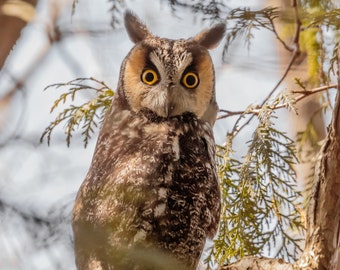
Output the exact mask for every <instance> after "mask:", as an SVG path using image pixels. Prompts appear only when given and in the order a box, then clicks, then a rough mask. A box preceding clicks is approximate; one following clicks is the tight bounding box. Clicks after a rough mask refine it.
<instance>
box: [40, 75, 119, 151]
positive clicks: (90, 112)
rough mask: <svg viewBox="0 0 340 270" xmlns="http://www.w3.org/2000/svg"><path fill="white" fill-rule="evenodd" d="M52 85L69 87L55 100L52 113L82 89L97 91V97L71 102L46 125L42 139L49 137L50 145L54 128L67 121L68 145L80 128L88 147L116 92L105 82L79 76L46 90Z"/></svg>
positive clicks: (73, 98)
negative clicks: (82, 101)
mask: <svg viewBox="0 0 340 270" xmlns="http://www.w3.org/2000/svg"><path fill="white" fill-rule="evenodd" d="M51 87H54V88H57V89H58V88H60V87H67V88H68V90H67V91H66V92H65V93H63V94H61V95H60V97H59V98H58V99H56V100H55V102H54V104H53V106H52V108H51V111H50V112H51V113H52V112H53V111H54V110H55V109H56V108H57V107H59V106H60V105H61V104H65V103H66V102H67V101H70V102H71V103H72V102H74V101H75V97H76V94H77V93H79V92H80V91H83V90H92V91H95V92H96V97H95V98H93V99H91V100H89V101H87V102H85V103H83V104H81V105H74V104H71V105H69V107H67V108H65V109H64V110H62V111H61V112H60V113H59V114H58V116H57V117H56V119H55V120H54V121H52V122H51V123H50V125H49V126H48V127H46V129H45V131H44V132H43V134H42V136H41V138H40V141H41V142H42V141H43V140H44V138H45V137H47V143H48V145H49V144H50V141H51V135H52V131H53V130H54V128H56V127H57V126H59V125H60V124H61V123H65V124H66V126H65V134H66V141H67V145H68V146H69V145H70V142H71V138H72V135H73V133H74V132H75V131H76V130H77V129H79V128H80V129H81V130H82V132H81V135H82V136H83V142H84V146H85V147H86V146H87V144H88V142H89V140H90V139H91V135H92V134H93V133H94V129H95V128H96V127H97V125H98V122H101V121H102V120H103V118H104V116H105V113H106V111H107V109H108V108H109V107H110V105H111V102H112V96H113V94H114V93H113V91H112V90H111V89H110V88H109V87H108V86H107V85H106V84H105V83H104V82H101V81H98V80H96V79H94V78H78V79H75V80H72V81H69V82H67V83H58V84H53V85H50V86H48V87H46V88H45V90H46V89H48V88H51Z"/></svg>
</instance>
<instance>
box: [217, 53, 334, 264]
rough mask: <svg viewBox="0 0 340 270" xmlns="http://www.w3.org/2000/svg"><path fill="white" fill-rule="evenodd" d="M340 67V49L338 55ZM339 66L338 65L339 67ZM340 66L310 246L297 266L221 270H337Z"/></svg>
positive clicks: (311, 213)
mask: <svg viewBox="0 0 340 270" xmlns="http://www.w3.org/2000/svg"><path fill="white" fill-rule="evenodd" d="M338 62H339V63H340V49H339V51H338ZM339 63H338V65H339ZM339 69H340V65H339V66H338V91H337V96H336V99H335V105H334V111H333V115H332V121H331V124H330V125H329V128H328V134H327V137H326V139H325V143H324V146H323V148H322V149H321V153H320V158H319V160H318V164H317V166H316V171H315V187H314V191H313V196H312V198H311V200H310V202H309V205H308V211H307V224H306V229H307V233H306V245H305V248H304V251H303V253H302V255H301V257H300V259H299V260H298V261H297V262H295V263H294V264H288V263H284V262H283V261H282V260H279V259H265V258H256V257H246V258H243V259H241V260H240V261H238V262H236V263H234V264H231V265H229V266H223V267H222V268H221V270H231V269H232V270H250V269H254V270H255V269H263V270H265V269H272V270H277V269H280V270H281V269H287V270H288V269H295V270H297V269H301V270H307V269H308V270H309V269H311V270H336V269H337V267H338V257H339V250H340V122H339V121H340V94H339V93H340V72H339Z"/></svg>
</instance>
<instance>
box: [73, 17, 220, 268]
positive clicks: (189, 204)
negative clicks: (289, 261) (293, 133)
mask: <svg viewBox="0 0 340 270" xmlns="http://www.w3.org/2000/svg"><path fill="white" fill-rule="evenodd" d="M125 24H126V29H127V32H128V34H129V37H130V39H131V40H132V41H133V42H134V43H135V46H134V47H133V48H132V50H131V51H130V53H129V54H128V55H127V56H126V58H125V59H124V61H123V63H122V66H121V71H120V77H119V82H118V87H117V91H116V94H115V96H114V100H113V103H112V106H111V108H110V110H109V112H108V113H107V115H106V116H105V120H104V122H103V125H102V128H101V131H100V134H99V137H98V142H97V146H96V149H95V153H94V157H93V160H92V163H91V167H90V169H89V172H88V174H87V176H86V179H85V180H84V182H83V184H82V185H81V187H80V189H79V192H78V194H77V198H76V202H75V205H74V208H73V221H72V227H73V232H74V245H75V256H76V264H77V268H78V270H112V269H114V270H125V269H126V270H156V269H157V270H170V269H171V270H172V269H176V270H194V269H196V267H197V265H198V262H199V259H200V256H201V254H202V251H203V248H204V245H205V241H206V239H207V237H210V238H213V237H214V235H215V233H216V231H217V228H218V223H219V215H220V190H219V183H218V178H217V172H216V164H215V143H214V137H213V132H212V126H213V124H214V122H215V118H216V113H217V111H218V105H217V103H216V100H215V88H214V87H215V77H214V74H215V73H214V67H213V64H212V61H211V57H210V55H209V52H208V49H210V48H212V47H215V46H216V45H217V44H218V42H219V40H220V39H221V38H222V36H223V33H224V29H225V26H224V25H222V24H220V25H216V26H214V27H213V28H211V30H209V29H208V30H205V31H203V32H202V33H200V34H198V35H196V36H195V37H193V38H190V39H179V40H170V39H166V38H160V37H157V36H154V35H152V34H151V33H150V32H149V31H148V29H147V27H146V26H145V25H144V24H143V23H141V22H140V21H139V20H138V18H137V17H135V16H134V15H133V14H132V13H130V12H127V13H126V15H125Z"/></svg>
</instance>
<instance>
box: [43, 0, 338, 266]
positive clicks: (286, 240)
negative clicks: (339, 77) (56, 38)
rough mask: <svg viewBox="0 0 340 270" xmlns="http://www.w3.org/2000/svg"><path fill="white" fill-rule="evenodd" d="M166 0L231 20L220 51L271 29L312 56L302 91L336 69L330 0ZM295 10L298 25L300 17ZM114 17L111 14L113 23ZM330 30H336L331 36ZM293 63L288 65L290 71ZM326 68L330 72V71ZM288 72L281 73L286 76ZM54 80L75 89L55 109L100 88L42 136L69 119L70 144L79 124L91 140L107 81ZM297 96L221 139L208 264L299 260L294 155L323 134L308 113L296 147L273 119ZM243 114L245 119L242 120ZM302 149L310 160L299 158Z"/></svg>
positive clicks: (258, 110)
mask: <svg viewBox="0 0 340 270" xmlns="http://www.w3.org/2000/svg"><path fill="white" fill-rule="evenodd" d="M76 2H78V0H74V4H75V3H76ZM110 2H112V4H113V9H112V12H113V18H116V17H114V14H115V13H114V12H116V11H117V14H118V13H119V10H120V9H119V8H118V9H117V7H119V5H121V6H123V4H124V1H115V0H110ZM326 2H327V3H326ZM168 3H169V5H170V6H171V8H172V10H173V11H176V8H177V7H181V8H190V9H191V10H192V11H193V12H195V13H200V14H203V15H204V16H203V19H208V20H211V21H216V20H218V21H226V22H227V24H228V30H227V34H226V43H225V47H224V51H223V57H225V56H226V52H227V51H228V49H229V48H230V45H231V44H232V42H234V41H235V40H236V39H237V38H243V39H244V40H245V42H246V44H247V46H248V48H249V46H250V44H251V40H252V39H253V37H254V31H256V30H260V29H266V30H269V31H270V32H272V33H273V34H274V35H275V37H276V38H277V39H278V40H279V42H281V44H282V45H283V46H284V47H285V49H287V50H288V51H290V52H294V50H296V49H299V50H301V51H302V52H304V53H305V54H306V55H307V61H308V73H309V78H310V80H308V81H302V80H301V79H300V78H295V81H296V83H297V85H298V86H299V87H301V88H302V89H303V91H306V92H307V90H306V89H307V88H308V87H309V86H310V83H311V82H312V83H313V84H314V85H316V84H322V83H328V81H330V77H331V75H332V74H333V75H334V74H335V70H334V66H335V64H336V61H337V48H338V45H339V42H338V41H339V40H338V32H339V30H340V10H339V9H335V8H334V6H333V5H332V4H331V3H330V1H325V2H324V1H319V0H301V1H299V5H298V6H299V9H297V10H295V11H298V12H293V11H292V10H291V9H288V10H287V12H282V10H280V9H278V8H276V7H266V8H263V9H260V10H251V9H250V8H245V7H242V8H236V9H233V10H230V12H229V14H228V15H226V16H225V17H224V16H223V14H226V9H227V8H226V6H225V5H224V4H223V1H199V2H193V3H189V2H188V1H179V0H168ZM297 16H298V17H299V21H301V25H299V23H297V20H296V17H297ZM278 19H281V23H283V24H284V25H285V26H284V27H283V28H286V29H284V30H285V31H286V32H287V33H289V35H287V36H285V38H284V39H283V38H282V37H281V36H280V35H281V34H279V33H278V32H277V30H276V25H275V23H276V21H277V20H278ZM117 22H118V21H113V24H116V23H117ZM329 31H332V33H333V34H334V35H333V36H332V38H330V40H329V38H328V40H327V38H326V37H327V35H329ZM296 35H297V36H296ZM333 37H334V38H333ZM286 40H288V41H286ZM295 64H297V63H295ZM291 67H292V66H289V67H288V69H287V73H288V71H289V69H291ZM326 70H328V73H327V74H326V76H325V74H324V71H326ZM287 73H286V74H287ZM284 76H286V75H284ZM323 76H325V77H327V79H325V78H324V77H323ZM283 79H284V77H283V78H282V81H283ZM89 81H91V82H95V83H97V84H98V85H99V86H100V88H99V89H96V88H95V87H91V88H90V87H88V85H86V84H84V83H87V82H89ZM282 81H281V82H282ZM281 82H280V83H281ZM280 83H279V84H280ZM279 84H278V85H279ZM53 86H54V87H56V88H59V87H69V88H70V89H69V90H68V91H67V92H66V93H65V94H62V95H61V96H60V98H59V99H57V100H56V102H55V104H54V105H53V107H52V110H51V111H54V109H55V108H56V107H57V106H59V104H61V103H62V104H64V103H65V101H66V99H68V100H70V101H72V102H73V101H74V100H75V94H76V93H77V92H78V91H79V90H84V89H92V90H94V91H96V92H97V97H96V98H94V99H93V100H91V101H88V102H85V103H84V104H82V105H80V106H75V105H70V107H68V108H66V109H64V110H63V111H62V112H61V113H60V114H59V115H58V116H57V118H56V120H55V121H53V122H52V123H51V124H50V126H49V127H47V128H46V130H45V132H44V134H43V136H42V139H43V138H44V137H45V136H46V137H47V140H48V143H49V142H50V137H51V133H52V131H53V130H54V128H55V127H56V126H58V125H59V124H60V123H64V122H65V123H66V127H65V130H66V132H65V133H66V136H67V143H68V144H69V143H70V139H71V137H72V134H73V133H74V132H75V130H76V129H78V128H81V129H82V135H83V137H84V144H85V146H86V145H87V143H88V140H89V139H90V135H91V134H92V133H93V128H94V127H96V126H97V123H98V122H100V121H101V120H102V119H103V117H104V115H105V112H106V110H107V108H108V107H109V106H110V104H111V98H112V95H113V92H112V91H111V90H110V89H109V88H108V87H107V86H106V85H105V84H104V83H102V82H98V81H96V80H94V79H76V80H74V81H71V82H69V83H66V84H57V85H53ZM274 90H276V88H275V89H274ZM303 91H301V92H299V93H303ZM273 92H274V91H272V93H273ZM306 95H307V94H306ZM270 96H271V94H270ZM270 96H269V97H270ZM266 101H267V100H266ZM297 101H298V100H297V99H295V98H294V97H293V96H292V95H290V94H280V95H278V97H277V98H275V99H274V100H273V101H271V102H269V101H267V102H264V104H263V106H249V107H248V109H247V110H245V111H244V113H243V114H242V115H241V117H240V118H239V119H238V120H237V121H236V123H235V126H234V128H233V130H232V131H231V132H230V133H228V134H227V136H226V143H225V144H224V145H223V146H217V163H218V170H219V171H218V173H219V178H220V181H221V191H222V203H223V208H222V216H221V223H220V229H219V233H218V236H217V238H216V240H215V245H214V247H213V248H212V250H211V253H210V255H209V257H208V258H207V262H208V263H209V265H211V264H212V263H213V262H214V261H215V262H217V263H218V264H219V265H222V264H224V263H226V262H227V263H228V262H231V261H234V260H236V259H239V258H241V257H244V256H246V255H264V254H267V253H268V252H270V253H271V254H272V255H273V256H277V257H282V258H285V259H288V260H294V258H295V257H296V256H297V255H298V251H299V250H300V241H299V240H300V238H299V237H300V236H301V234H302V231H303V226H302V224H301V220H300V216H301V215H300V213H299V210H300V209H301V205H300V203H302V199H301V196H300V195H301V194H300V193H299V192H298V191H297V190H296V184H295V177H296V175H295V171H294V165H295V163H296V161H297V156H298V157H299V158H301V160H302V161H311V162H314V161H315V157H316V153H317V151H318V149H319V147H320V141H319V138H317V135H316V130H315V127H314V125H313V121H312V120H311V122H310V123H308V125H307V127H306V129H305V130H304V131H302V132H301V133H299V134H298V136H297V143H298V144H297V151H296V149H295V148H296V145H295V143H294V142H293V140H291V139H290V138H289V137H288V136H287V135H286V134H285V133H284V132H282V131H280V130H278V129H277V128H276V127H275V125H274V119H275V109H276V108H283V107H286V108H288V109H290V110H293V111H295V110H296V109H295V103H296V102H297ZM322 108H323V107H322ZM249 114H253V115H252V116H251V117H249V120H248V121H246V120H245V118H246V116H247V115H249ZM254 115H256V116H257V121H258V124H257V126H256V127H255V128H254V131H253V136H252V138H251V140H250V141H249V142H248V145H247V147H248V148H247V152H246V154H245V155H244V156H243V157H241V158H240V157H239V156H238V151H236V147H235V146H234V144H233V141H234V139H235V137H236V136H237V135H238V134H239V131H240V130H241V129H242V128H243V126H244V125H248V124H249V123H250V122H251V121H252V120H253V117H254ZM254 118H255V117H254ZM243 120H245V124H244V125H243V126H241V127H239V126H240V123H241V121H243ZM306 144H307V145H309V146H310V148H309V150H308V151H309V152H308V153H307V154H306V152H304V154H303V153H302V152H303V151H302V150H304V151H305V145H306ZM302 154H303V155H304V158H306V160H304V158H302ZM296 155H297V156H296Z"/></svg>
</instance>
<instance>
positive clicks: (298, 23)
mask: <svg viewBox="0 0 340 270" xmlns="http://www.w3.org/2000/svg"><path fill="white" fill-rule="evenodd" d="M292 7H293V9H294V14H295V25H296V29H295V35H294V39H293V46H294V48H293V55H292V58H291V59H290V61H289V64H288V66H287V68H286V70H285V71H284V73H283V75H282V76H281V79H280V80H279V81H278V83H277V84H276V85H275V86H274V88H273V89H272V90H271V91H270V93H269V94H268V95H267V97H266V98H265V99H264V100H263V102H262V103H261V105H260V107H263V106H264V105H265V104H266V103H267V102H268V100H269V99H270V98H271V97H272V96H273V94H274V93H275V92H276V90H277V89H278V88H279V86H280V85H281V83H282V82H283V81H284V79H285V78H286V77H287V75H288V73H289V71H290V70H291V68H292V66H293V64H294V62H295V60H296V58H297V57H298V56H299V55H300V53H301V51H300V44H299V42H300V32H301V20H300V17H299V12H298V6H297V0H293V3H292ZM250 113H251V112H250ZM246 114H248V112H247V113H246ZM244 115H245V114H244V113H242V114H241V115H240V117H239V119H238V120H237V121H236V123H235V125H234V127H233V129H232V131H231V134H232V135H235V134H236V133H238V132H240V131H241V130H242V129H243V128H244V127H246V126H247V125H249V123H250V122H251V121H252V120H253V119H254V117H255V114H254V113H253V114H252V115H251V116H250V117H249V119H248V120H247V121H246V122H245V123H244V124H243V125H242V126H240V127H238V124H239V122H240V121H241V119H242V118H243V117H244ZM218 119H220V118H218Z"/></svg>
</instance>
